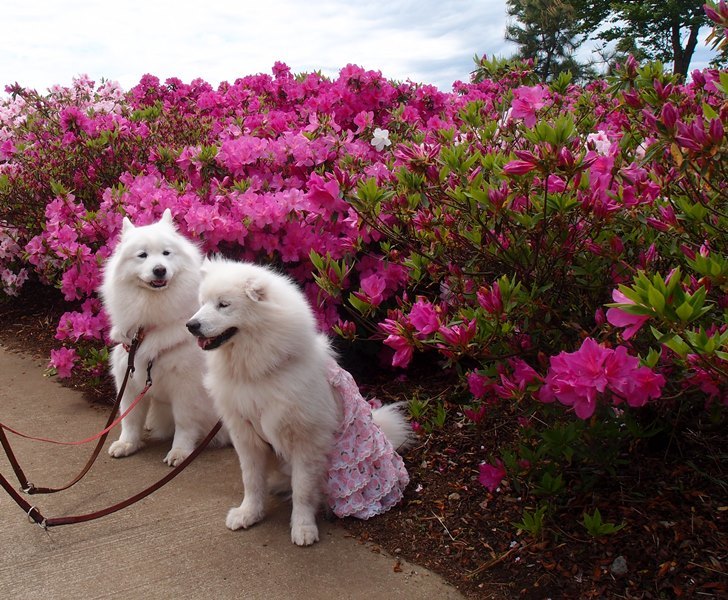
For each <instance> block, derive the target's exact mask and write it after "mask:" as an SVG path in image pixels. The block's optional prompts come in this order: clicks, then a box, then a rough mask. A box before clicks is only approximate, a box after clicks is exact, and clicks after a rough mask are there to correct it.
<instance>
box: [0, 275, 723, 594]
mask: <svg viewBox="0 0 728 600" xmlns="http://www.w3.org/2000/svg"><path fill="white" fill-rule="evenodd" d="M65 310H67V308H66V307H65V305H64V304H63V303H62V302H61V301H60V299H58V298H56V297H55V296H53V295H52V294H49V293H48V292H47V291H46V290H43V289H42V288H41V289H38V288H35V289H34V288H28V290H27V291H26V292H25V293H24V295H23V296H22V297H21V298H19V299H15V300H14V301H13V302H5V303H0V323H1V324H2V326H1V327H0V340H1V341H2V342H3V344H4V345H6V346H9V347H11V348H16V349H18V350H22V351H25V352H30V353H33V354H36V355H38V356H41V357H44V358H45V357H47V356H48V354H49V351H50V349H51V348H54V347H57V346H58V345H59V344H58V342H57V341H56V340H54V339H53V334H54V333H55V327H56V323H57V319H58V317H59V316H60V314H61V313H62V312H64V311H65ZM355 375H356V376H357V377H358V378H360V376H359V374H357V373H355ZM364 379H366V380H367V381H366V384H365V385H364V386H363V388H364V391H365V393H371V394H374V395H377V396H378V397H380V398H382V399H384V400H386V401H389V400H407V399H409V398H410V397H412V395H413V394H417V395H418V396H419V397H421V398H422V397H425V398H426V397H428V395H430V396H435V395H438V396H439V398H441V399H443V398H445V399H447V398H448V389H449V388H448V385H449V383H448V380H447V378H446V377H445V376H444V375H443V373H442V371H439V370H438V369H429V370H423V371H422V372H419V373H418V374H417V375H412V376H410V378H409V379H403V378H402V377H396V376H395V375H393V374H391V373H386V372H382V371H377V370H375V372H374V373H372V372H371V371H370V372H369V376H364ZM65 384H66V385H70V386H73V387H77V388H79V389H81V390H83V391H84V392H85V393H86V394H87V397H88V398H89V400H90V401H103V402H108V401H109V399H110V398H112V397H113V393H110V392H111V390H113V388H112V387H111V383H110V381H108V380H107V381H104V382H102V383H101V384H100V385H98V384H97V385H94V386H88V385H87V383H86V382H85V381H84V380H83V379H81V378H74V379H71V380H70V381H68V382H66V383H65ZM445 404H446V407H447V408H448V419H447V420H446V422H445V425H444V426H443V427H441V428H435V429H433V430H432V431H430V432H429V433H427V434H422V435H421V436H420V437H418V439H417V442H416V444H415V445H414V447H413V448H411V449H410V450H409V451H408V452H406V453H405V462H406V464H407V467H408V470H409V473H410V480H411V482H410V485H409V487H408V488H407V490H406V493H405V498H404V501H403V502H402V503H401V504H400V505H399V506H397V507H396V508H394V509H392V510H391V511H389V512H388V513H386V514H385V515H382V516H379V517H376V518H374V519H371V520H369V521H356V520H354V519H345V520H343V521H342V525H343V526H344V527H345V528H346V529H347V530H348V531H349V532H350V533H351V535H353V536H355V537H356V538H358V539H360V540H362V541H366V542H368V543H370V544H371V548H372V551H375V552H376V551H381V550H385V551H387V552H388V553H390V554H391V555H393V556H394V557H395V558H394V559H393V562H392V568H393V569H394V570H400V569H402V565H401V564H400V559H403V560H407V561H409V562H413V563H416V564H419V565H422V566H423V567H427V568H428V569H430V570H432V571H435V572H437V573H439V574H440V575H442V576H443V577H444V578H445V579H446V580H447V581H449V582H450V583H451V584H453V585H454V586H456V587H457V588H458V589H459V590H460V591H461V592H462V593H463V594H464V595H465V596H466V597H468V598H494V599H505V598H554V599H556V598H585V599H588V598H726V597H728V567H726V565H727V564H728V561H727V560H726V559H727V557H728V537H727V535H726V534H727V528H726V520H727V519H728V468H727V464H728V463H727V462H726V457H727V456H728V450H727V449H728V443H726V442H727V441H728V440H727V439H726V438H727V437H728V436H727V435H726V428H725V423H724V422H723V423H719V424H716V425H714V426H713V427H711V426H707V427H705V428H704V429H703V430H701V431H700V433H698V431H697V430H696V429H691V427H685V429H684V430H683V431H682V432H681V435H680V437H679V438H675V439H670V440H666V441H664V443H655V444H651V445H645V446H642V447H639V448H636V449H635V452H634V454H633V455H631V456H630V457H629V458H631V459H630V460H629V461H626V463H625V464H624V465H623V466H622V467H620V468H619V470H618V472H617V473H616V474H614V475H606V474H605V475H603V476H602V480H601V481H600V483H599V485H598V486H597V487H596V488H594V489H593V490H592V491H590V492H589V493H588V494H585V493H581V494H574V495H571V496H570V500H569V501H568V502H566V503H562V505H560V506H558V507H557V508H556V509H555V511H554V513H553V514H551V515H549V516H548V517H547V520H546V533H545V535H543V537H540V538H537V539H534V538H533V537H531V536H529V534H528V533H526V532H522V531H519V530H518V528H517V527H516V526H515V525H514V523H517V522H520V521H521V519H522V515H523V512H524V510H529V509H531V510H532V509H533V508H534V507H535V506H536V502H537V500H538V499H537V498H534V497H533V496H527V495H524V496H519V495H518V494H517V493H516V492H515V490H512V489H510V488H509V487H508V483H507V482H505V483H504V484H503V485H502V486H501V488H500V489H499V491H496V492H493V493H491V492H489V491H488V490H487V489H485V488H484V487H483V486H482V485H481V484H480V483H479V482H478V480H477V478H478V465H479V464H480V463H481V462H482V461H484V460H486V459H487V458H488V457H489V455H491V454H493V455H497V450H498V449H499V448H502V447H503V445H504V444H508V443H509V442H511V441H512V440H513V439H514V436H515V434H516V431H515V429H514V428H513V426H512V422H513V419H512V417H510V418H509V415H507V414H500V413H499V411H498V409H493V410H492V411H491V412H490V413H489V414H488V416H487V417H486V419H485V421H484V422H483V423H481V424H480V425H479V427H478V428H476V427H474V426H472V425H469V424H465V423H464V421H463V419H461V418H459V417H458V415H459V413H458V405H457V404H456V402H454V401H453V402H452V404H450V403H448V402H447V400H446V402H445ZM595 508H598V509H599V510H600V512H601V514H602V517H603V520H604V521H608V522H611V523H615V524H621V523H624V527H623V528H622V529H621V530H619V531H618V532H616V533H613V534H610V535H605V536H602V537H598V538H592V537H591V536H590V535H589V534H588V533H587V532H586V530H585V528H584V527H583V525H582V524H581V515H582V514H583V512H584V511H587V512H589V513H590V514H592V513H593V511H594V509H595Z"/></svg>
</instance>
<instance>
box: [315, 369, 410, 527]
mask: <svg viewBox="0 0 728 600" xmlns="http://www.w3.org/2000/svg"><path fill="white" fill-rule="evenodd" d="M328 379H329V383H330V385H331V386H332V388H333V389H334V391H335V392H336V393H337V396H339V398H340V400H341V403H342V409H343V414H344V417H343V421H342V425H341V427H340V428H339V431H338V432H337V434H336V443H335V445H334V449H333V450H332V452H331V454H330V455H329V473H328V481H327V496H328V502H329V506H330V507H331V509H332V510H333V512H334V514H335V515H336V516H337V517H356V518H357V519H369V518H370V517H373V516H375V515H379V514H382V513H384V512H386V511H388V510H389V509H390V508H392V507H393V506H394V505H395V504H397V503H398V502H399V501H400V500H402V491H403V490H404V488H405V487H406V486H407V484H408V483H409V475H407V470H406V469H405V466H404V462H403V461H402V457H401V456H400V455H399V454H397V452H396V450H395V449H394V448H393V447H392V444H391V442H390V441H389V440H388V439H387V438H386V436H385V435H384V432H382V430H381V429H380V428H379V426H378V425H377V424H376V423H374V421H373V420H372V406H371V405H370V404H369V402H367V401H366V400H365V399H364V398H363V397H362V395H361V393H360V392H359V387H358V386H357V385H356V382H355V381H354V378H353V377H352V376H351V374H350V373H349V372H347V371H345V370H344V369H342V368H341V367H340V366H339V365H338V364H336V362H335V361H331V364H330V365H329V367H328Z"/></svg>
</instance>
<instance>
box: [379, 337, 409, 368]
mask: <svg viewBox="0 0 728 600" xmlns="http://www.w3.org/2000/svg"><path fill="white" fill-rule="evenodd" d="M384 343H385V344H386V345H387V346H389V347H390V348H394V356H393V357H392V366H393V367H401V368H403V369H404V368H406V367H407V366H408V365H409V364H410V362H411V361H412V355H413V354H414V349H413V348H412V346H411V345H410V343H409V342H408V341H407V339H406V338H404V337H402V336H401V335H395V334H393V335H390V336H387V338H386V339H385V340H384Z"/></svg>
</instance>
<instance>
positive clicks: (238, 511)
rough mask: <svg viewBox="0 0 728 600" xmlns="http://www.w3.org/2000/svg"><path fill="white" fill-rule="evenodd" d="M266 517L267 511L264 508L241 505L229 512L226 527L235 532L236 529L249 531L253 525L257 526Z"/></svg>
mask: <svg viewBox="0 0 728 600" xmlns="http://www.w3.org/2000/svg"><path fill="white" fill-rule="evenodd" d="M264 516H265V511H264V510H263V508H262V507H260V508H255V507H250V506H243V505H240V506H238V507H236V508H231V509H230V510H229V511H228V514H227V518H226V519H225V525H226V526H227V528H228V529H232V530H233V531H235V530H236V529H241V528H242V529H247V528H248V527H250V526H251V525H255V524H256V523H257V522H258V521H260V520H261V519H262V518H263V517H264Z"/></svg>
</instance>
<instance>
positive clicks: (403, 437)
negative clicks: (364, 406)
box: [372, 402, 412, 450]
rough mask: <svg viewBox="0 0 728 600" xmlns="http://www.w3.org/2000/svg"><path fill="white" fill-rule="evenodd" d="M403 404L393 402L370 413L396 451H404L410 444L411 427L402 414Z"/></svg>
mask: <svg viewBox="0 0 728 600" xmlns="http://www.w3.org/2000/svg"><path fill="white" fill-rule="evenodd" d="M404 404H405V403H404V402H395V403H394V404H387V405H386V406H382V407H381V408H377V409H376V410H374V411H373V412H372V419H373V420H374V422H375V423H376V424H377V425H378V426H379V428H380V429H381V430H382V431H383V432H384V435H386V436H387V439H388V440H389V441H390V443H391V444H392V446H393V447H394V448H395V449H396V450H397V449H398V450H404V449H405V448H407V447H408V446H409V445H410V444H411V443H412V427H411V426H410V424H409V421H408V420H407V418H406V417H405V416H404V414H403V412H402V410H403V408H404Z"/></svg>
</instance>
